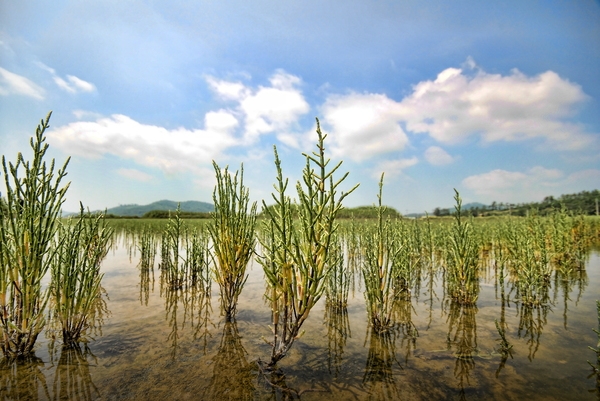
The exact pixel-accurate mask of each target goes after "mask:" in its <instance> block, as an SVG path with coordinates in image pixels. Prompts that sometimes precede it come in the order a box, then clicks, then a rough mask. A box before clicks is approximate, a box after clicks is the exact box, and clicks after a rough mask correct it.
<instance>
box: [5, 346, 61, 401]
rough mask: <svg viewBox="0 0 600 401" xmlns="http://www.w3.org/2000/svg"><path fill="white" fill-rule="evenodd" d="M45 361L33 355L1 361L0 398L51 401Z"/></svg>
mask: <svg viewBox="0 0 600 401" xmlns="http://www.w3.org/2000/svg"><path fill="white" fill-rule="evenodd" d="M43 368H44V361H42V360H41V359H40V358H37V357H36V356H35V354H31V355H30V356H28V357H27V358H25V359H13V360H10V359H8V358H3V359H2V360H0V398H2V399H4V400H37V399H47V400H48V399H50V393H49V392H48V385H47V383H46V377H45V376H44V373H43V371H42V370H43Z"/></svg>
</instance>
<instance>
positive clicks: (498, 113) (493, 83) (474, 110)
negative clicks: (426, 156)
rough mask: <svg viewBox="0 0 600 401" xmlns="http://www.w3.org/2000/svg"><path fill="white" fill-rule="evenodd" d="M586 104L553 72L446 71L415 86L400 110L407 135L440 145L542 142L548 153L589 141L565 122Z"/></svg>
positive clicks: (579, 92)
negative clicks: (470, 140) (427, 137)
mask: <svg viewBox="0 0 600 401" xmlns="http://www.w3.org/2000/svg"><path fill="white" fill-rule="evenodd" d="M470 61H471V62H470V63H467V65H468V66H471V67H472V66H473V65H474V62H472V60H470ZM586 99H587V96H586V95H585V93H584V92H583V91H582V89H581V87H580V86H579V85H576V84H574V83H571V82H569V81H568V80H566V79H563V78H561V77H560V76H559V75H558V74H556V73H555V72H553V71H547V72H544V73H542V74H539V75H536V76H533V77H528V76H526V75H524V74H523V73H521V72H519V71H518V70H516V69H515V70H513V71H512V72H511V74H510V75H507V76H502V75H499V74H488V73H485V72H484V71H483V70H481V69H477V73H476V74H475V75H474V76H468V75H467V74H465V73H464V72H463V70H462V69H457V68H448V69H446V70H444V71H442V72H440V73H439V74H438V76H437V78H436V79H435V80H428V81H423V82H420V83H418V84H417V85H415V86H414V87H413V92H412V93H411V94H410V95H409V96H407V97H405V98H404V99H403V100H402V102H401V107H400V109H401V118H402V120H403V121H405V122H406V129H407V130H408V131H411V132H414V133H427V134H429V135H430V136H432V137H433V138H435V139H436V140H438V141H440V142H442V143H457V142H460V141H462V140H464V139H465V138H467V137H470V136H472V135H480V136H481V138H482V139H483V140H484V141H485V142H494V141H517V140H525V139H533V138H541V139H544V140H546V141H547V143H549V144H550V145H552V146H553V147H556V148H560V149H573V150H575V149H581V148H583V147H585V146H586V145H588V144H589V143H590V142H591V141H592V138H591V136H590V135H588V134H586V133H585V130H584V128H583V127H582V126H581V125H578V124H573V123H569V122H568V121H566V120H565V119H566V118H568V117H570V116H572V115H573V114H574V108H575V106H576V105H578V104H580V103H581V102H583V101H584V100H586Z"/></svg>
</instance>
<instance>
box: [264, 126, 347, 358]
mask: <svg viewBox="0 0 600 401" xmlns="http://www.w3.org/2000/svg"><path fill="white" fill-rule="evenodd" d="M317 135H318V138H319V139H318V143H317V150H318V151H317V152H313V153H312V154H311V155H308V154H303V155H304V156H305V157H306V166H305V167H304V171H303V177H302V178H303V179H302V180H303V183H302V184H301V183H300V182H298V184H297V185H296V191H297V193H298V202H299V203H298V227H297V228H295V227H294V225H293V221H292V205H291V200H290V198H289V197H288V196H287V195H286V194H285V191H286V189H287V185H288V180H287V179H285V180H284V179H283V175H282V172H281V161H280V160H279V156H278V154H277V148H274V153H275V167H276V168H277V184H275V190H276V194H273V195H272V196H273V199H274V200H275V205H274V206H273V207H267V205H266V203H265V202H264V201H263V211H264V213H265V214H266V215H267V219H266V220H265V227H264V228H265V231H266V236H265V239H263V242H262V247H263V256H262V257H261V258H260V259H259V262H260V263H261V264H262V266H263V270H264V272H265V276H266V279H267V284H268V286H269V290H268V292H270V294H269V295H267V297H268V299H269V302H270V304H271V313H272V320H273V328H272V329H273V342H272V343H271V345H272V353H271V361H270V362H269V365H270V366H273V365H275V364H276V363H277V361H279V360H280V359H281V358H283V357H284V356H285V355H286V353H287V351H288V350H289V349H290V347H291V346H292V344H293V343H294V340H295V339H296V337H297V336H298V335H299V334H300V328H301V327H302V324H303V323H304V321H305V320H306V319H307V318H308V315H309V313H310V310H311V309H312V307H313V306H314V305H315V304H316V303H317V301H318V300H319V299H320V298H321V296H322V295H323V292H324V290H325V282H326V278H327V275H328V273H329V270H330V269H331V267H332V266H333V265H334V263H336V261H337V257H338V255H337V254H336V253H335V252H331V250H332V247H334V246H335V233H336V230H337V224H336V216H337V213H338V211H339V210H340V209H341V208H342V200H343V199H344V198H345V197H346V196H348V195H349V194H350V193H351V192H352V191H354V189H356V187H357V186H358V184H357V185H356V186H354V187H353V188H352V189H351V190H350V191H349V192H342V193H341V195H339V196H338V197H336V195H337V191H338V188H339V186H340V184H341V183H342V181H344V179H345V178H346V177H347V176H348V173H346V174H344V175H343V177H342V178H341V179H340V180H338V181H334V179H333V174H334V172H335V171H336V170H337V169H338V168H339V167H340V166H341V164H342V162H340V163H338V164H337V165H336V166H335V167H333V168H332V169H331V170H329V171H328V170H327V165H328V164H329V159H326V158H325V146H324V140H325V137H326V135H323V133H322V132H321V127H320V125H319V120H318V119H317Z"/></svg>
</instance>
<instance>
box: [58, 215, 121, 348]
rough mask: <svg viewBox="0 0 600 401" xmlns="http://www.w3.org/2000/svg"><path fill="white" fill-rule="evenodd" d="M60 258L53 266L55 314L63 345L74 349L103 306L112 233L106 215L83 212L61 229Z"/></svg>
mask: <svg viewBox="0 0 600 401" xmlns="http://www.w3.org/2000/svg"><path fill="white" fill-rule="evenodd" d="M59 233H60V237H61V239H60V240H59V241H60V242H59V245H58V248H57V249H58V255H57V257H56V258H55V259H54V261H53V262H54V263H53V265H52V281H51V286H50V292H51V297H50V298H51V313H52V319H53V320H54V321H55V323H56V324H57V325H58V327H59V328H60V330H61V331H62V338H63V346H74V345H76V344H77V343H78V341H79V339H80V337H81V336H82V334H83V333H84V332H85V330H86V329H87V328H88V326H89V324H90V322H89V319H90V318H91V317H92V316H93V314H94V312H95V309H96V308H97V307H98V304H99V303H102V299H101V297H102V293H101V286H100V283H101V281H102V277H103V274H101V273H100V263H101V262H102V260H103V259H104V257H105V256H106V253H107V251H108V244H109V241H110V239H111V236H112V230H111V229H110V228H109V227H106V224H105V220H104V216H103V215H101V214H100V215H97V216H92V215H90V213H89V212H88V213H87V214H85V213H84V211H83V205H81V211H80V214H79V217H78V218H77V219H75V220H71V221H70V222H69V223H68V224H67V225H65V226H63V227H61V229H60V231H59Z"/></svg>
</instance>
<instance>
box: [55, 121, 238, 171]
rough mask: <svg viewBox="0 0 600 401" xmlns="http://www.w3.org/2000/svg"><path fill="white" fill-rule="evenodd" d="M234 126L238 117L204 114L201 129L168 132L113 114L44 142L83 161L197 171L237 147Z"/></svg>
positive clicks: (59, 132) (64, 129)
mask: <svg viewBox="0 0 600 401" xmlns="http://www.w3.org/2000/svg"><path fill="white" fill-rule="evenodd" d="M236 126H237V120H236V118H235V117H234V116H233V115H232V114H231V113H229V112H227V111H224V110H219V111H216V112H209V113H207V114H206V116H205V129H203V130H201V129H192V130H190V129H185V128H177V129H174V130H168V129H166V128H163V127H158V126H153V125H146V124H141V123H139V122H137V121H135V120H133V119H131V118H130V117H127V116H124V115H120V114H115V115H112V116H111V117H107V118H101V119H98V120H96V121H94V122H86V121H79V122H74V123H71V124H68V125H65V126H61V127H58V128H55V129H54V130H52V131H51V132H49V133H48V139H49V141H50V142H51V143H52V145H53V146H57V147H59V148H61V149H62V150H64V151H65V152H67V153H69V154H73V155H80V156H83V157H86V158H100V157H102V156H103V155H105V154H111V155H115V156H118V157H121V158H123V159H130V160H133V161H135V162H136V163H139V164H141V165H144V166H149V167H154V168H159V169H161V170H163V171H164V172H166V173H177V172H184V171H192V172H198V171H200V170H201V169H202V167H201V165H203V164H206V163H211V160H213V159H217V158H218V157H219V156H220V155H221V154H222V152H223V151H225V150H226V149H227V148H228V147H230V146H234V145H236V139H235V138H234V136H233V134H232V131H233V129H235V127H236Z"/></svg>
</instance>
